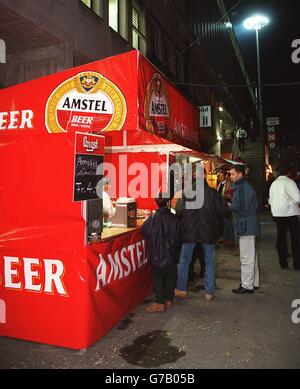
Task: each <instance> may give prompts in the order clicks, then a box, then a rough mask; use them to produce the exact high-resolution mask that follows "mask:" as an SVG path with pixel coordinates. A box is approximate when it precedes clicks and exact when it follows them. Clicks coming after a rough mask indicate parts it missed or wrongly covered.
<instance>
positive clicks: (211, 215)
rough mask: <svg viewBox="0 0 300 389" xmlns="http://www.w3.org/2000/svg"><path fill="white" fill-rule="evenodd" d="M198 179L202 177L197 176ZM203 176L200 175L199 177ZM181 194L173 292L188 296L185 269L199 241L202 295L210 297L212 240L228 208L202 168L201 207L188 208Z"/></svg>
mask: <svg viewBox="0 0 300 389" xmlns="http://www.w3.org/2000/svg"><path fill="white" fill-rule="evenodd" d="M197 179H201V178H197ZM202 179H203V178H202ZM188 201H189V200H188V199H187V198H186V197H184V196H183V198H182V199H179V200H178V202H177V204H176V213H177V214H178V216H179V217H180V218H181V219H180V222H181V229H182V231H183V245H182V247H181V253H180V259H179V263H178V266H177V286H176V289H175V296H178V297H183V298H184V297H187V286H188V270H189V265H190V263H191V260H192V255H193V250H194V247H195V245H196V243H198V242H199V243H201V244H202V247H203V255H204V262H205V273H204V287H205V299H206V301H211V300H212V299H213V297H214V292H215V243H216V241H217V240H218V239H219V238H220V236H221V235H222V233H223V224H222V218H226V217H230V210H229V208H228V205H227V203H226V201H225V200H224V199H223V197H222V196H221V195H220V194H219V193H218V192H217V191H216V190H215V189H213V188H210V187H209V186H208V184H207V182H206V176H205V172H204V201H203V205H202V207H201V208H197V209H190V207H189V206H187V203H188Z"/></svg>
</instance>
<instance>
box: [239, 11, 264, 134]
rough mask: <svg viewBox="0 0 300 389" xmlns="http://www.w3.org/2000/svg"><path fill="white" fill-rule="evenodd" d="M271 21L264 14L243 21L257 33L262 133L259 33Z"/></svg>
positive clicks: (261, 112)
mask: <svg viewBox="0 0 300 389" xmlns="http://www.w3.org/2000/svg"><path fill="white" fill-rule="evenodd" d="M268 23H269V19H268V18H267V17H266V16H264V15H254V16H251V17H250V18H248V19H246V20H245V21H244V23H243V25H244V27H245V28H246V29H247V30H255V33H256V57H257V88H258V99H257V102H256V104H257V107H256V109H257V110H258V112H259V121H260V131H261V135H262V129H263V108H262V88H261V76H260V54H259V35H258V32H259V30H260V29H262V28H263V27H265V26H266V25H267V24H268Z"/></svg>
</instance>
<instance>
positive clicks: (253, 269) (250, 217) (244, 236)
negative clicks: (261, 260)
mask: <svg viewBox="0 0 300 389" xmlns="http://www.w3.org/2000/svg"><path fill="white" fill-rule="evenodd" d="M230 173H231V179H232V181H233V185H232V188H233V191H234V193H233V197H232V203H231V212H232V215H233V225H234V229H235V233H236V235H237V236H238V237H239V246H240V260H241V281H242V282H241V284H240V286H239V287H238V288H237V289H233V290H232V292H233V293H238V294H250V293H253V290H254V289H258V288H259V269H258V263H257V253H256V249H255V237H256V236H258V235H259V222H258V219H257V216H256V213H257V205H258V204H257V196H256V193H255V190H254V189H253V187H252V186H251V185H250V183H249V182H248V181H247V180H246V179H245V166H244V165H234V167H232V168H231V170H230Z"/></svg>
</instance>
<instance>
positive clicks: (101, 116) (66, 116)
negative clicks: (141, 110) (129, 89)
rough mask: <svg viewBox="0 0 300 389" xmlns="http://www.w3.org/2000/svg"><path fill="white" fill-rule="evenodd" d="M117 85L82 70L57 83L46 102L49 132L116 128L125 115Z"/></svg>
mask: <svg viewBox="0 0 300 389" xmlns="http://www.w3.org/2000/svg"><path fill="white" fill-rule="evenodd" d="M126 113H127V108H126V101H125V98H124V96H123V94H122V92H121V91H120V89H119V88H118V87H117V86H116V85H115V84H114V83H112V82H111V81H110V80H108V79H107V78H105V77H103V76H102V75H101V74H99V73H96V72H83V73H79V74H77V75H76V76H74V77H72V78H69V79H68V80H66V81H65V82H63V83H62V84H60V85H59V86H58V87H57V88H56V89H55V90H54V91H53V92H52V94H51V95H50V97H49V99H48V101H47V105H46V113H45V115H46V118H45V119H46V127H47V130H48V132H50V133H59V132H71V131H79V130H84V131H89V132H91V131H93V132H100V131H118V130H120V129H121V128H122V126H123V124H124V121H125V118H126Z"/></svg>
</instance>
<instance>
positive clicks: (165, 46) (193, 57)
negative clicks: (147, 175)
mask: <svg viewBox="0 0 300 389" xmlns="http://www.w3.org/2000/svg"><path fill="white" fill-rule="evenodd" d="M229 22H230V20H229V16H228V15H227V10H226V8H225V5H224V2H223V0H185V1H183V0H43V1H40V0H14V1H13V2H12V1H10V0H0V39H2V40H3V41H4V42H5V44H6V51H7V52H6V63H5V64H1V65H0V66H1V67H0V85H1V87H7V86H10V85H14V84H16V83H20V82H24V81H27V80H31V79H34V78H37V77H41V76H45V75H47V74H51V73H55V72H58V71H61V70H64V69H67V68H70V67H74V66H78V65H82V64H84V63H88V62H91V61H94V60H98V59H102V58H105V57H108V56H112V55H115V54H119V53H122V52H126V51H129V50H131V49H132V48H136V49H138V50H140V51H141V52H142V53H143V54H144V55H145V56H146V57H148V59H149V60H150V61H151V62H152V63H153V64H154V65H156V66H157V67H158V68H159V69H160V70H161V71H162V72H163V73H165V74H166V75H167V76H168V77H169V79H170V80H171V81H172V82H173V83H174V84H175V85H176V86H177V87H178V88H179V89H180V90H181V91H182V92H183V93H184V94H185V96H186V97H187V98H188V99H189V100H190V101H191V102H192V103H193V104H195V105H196V106H199V107H200V106H211V110H212V126H211V127H207V128H202V129H201V139H202V144H203V150H204V151H206V152H215V153H217V154H221V153H222V152H224V151H225V152H226V151H227V152H230V151H231V148H232V143H230V141H231V140H232V137H233V133H234V130H235V129H236V126H237V125H239V124H240V125H243V126H245V127H247V126H248V125H249V119H250V117H253V116H254V115H255V98H254V93H253V91H252V89H251V88H250V89H249V88H247V87H246V88H232V87H231V86H230V85H231V84H249V77H248V75H247V71H246V69H245V66H244V62H243V59H242V56H241V54H240V51H239V47H238V45H237V41H236V38H235V35H234V32H233V30H232V29H231V28H230V24H228V23H229ZM226 23H227V24H226ZM228 27H229V28H228ZM226 139H227V140H228V141H229V144H227V145H226ZM227 143H228V142H227ZM262 164H263V161H262Z"/></svg>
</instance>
